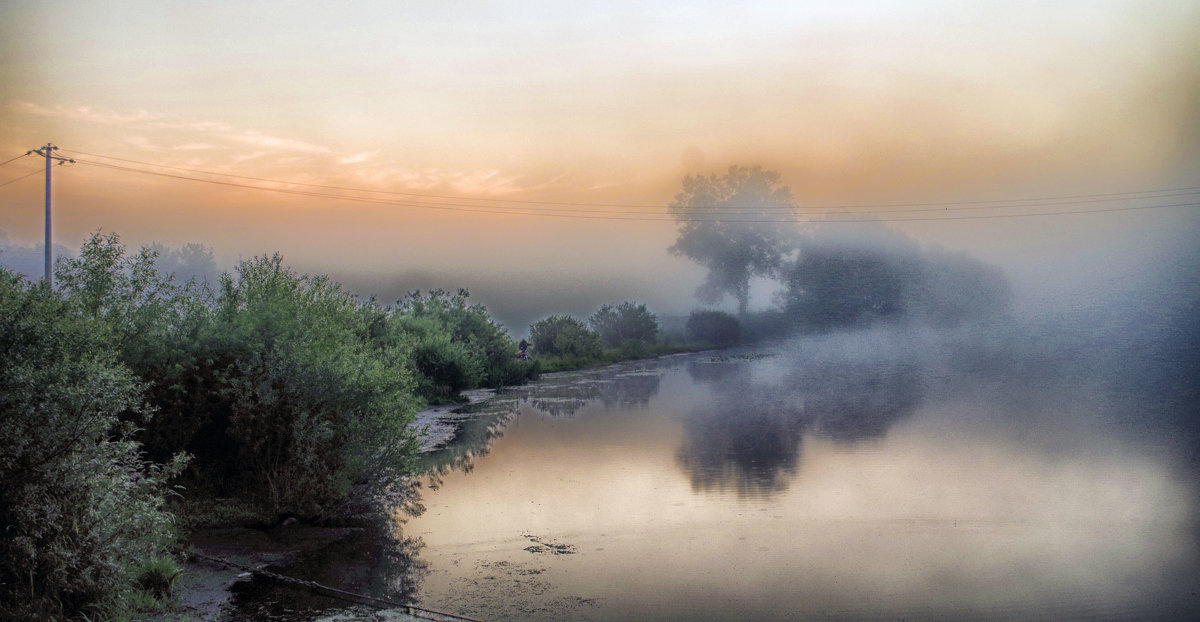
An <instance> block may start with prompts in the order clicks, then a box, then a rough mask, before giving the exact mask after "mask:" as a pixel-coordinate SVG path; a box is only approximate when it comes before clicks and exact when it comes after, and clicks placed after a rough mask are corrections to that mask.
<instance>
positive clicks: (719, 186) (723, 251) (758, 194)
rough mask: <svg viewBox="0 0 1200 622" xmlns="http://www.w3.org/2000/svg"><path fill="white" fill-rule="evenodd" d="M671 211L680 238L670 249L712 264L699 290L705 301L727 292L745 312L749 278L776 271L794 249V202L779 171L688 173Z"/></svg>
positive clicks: (752, 169)
mask: <svg viewBox="0 0 1200 622" xmlns="http://www.w3.org/2000/svg"><path fill="white" fill-rule="evenodd" d="M669 209H670V211H671V214H672V215H673V216H674V217H675V220H677V221H678V222H679V237H678V238H677V239H676V240H675V244H673V245H672V246H671V247H670V248H669V249H668V250H669V251H670V252H671V253H673V254H675V255H683V256H685V257H687V258H688V259H691V260H692V261H695V262H696V263H699V264H700V265H702V266H704V267H705V268H708V275H707V277H705V279H704V283H702V284H701V285H700V286H699V287H697V288H696V297H697V298H699V299H700V301H701V302H705V303H709V304H712V303H717V302H720V301H721V300H722V299H723V298H724V297H725V296H726V295H730V296H733V297H734V298H735V299H736V300H737V302H738V312H739V313H743V314H744V313H745V312H746V308H747V306H748V305H749V302H750V279H751V278H752V277H755V276H761V277H770V276H773V275H775V273H776V271H777V270H778V269H779V267H780V265H781V264H782V263H783V260H784V257H785V256H786V255H787V254H788V253H789V252H790V251H791V249H792V239H793V237H794V235H795V233H796V229H795V227H794V226H792V222H794V220H795V216H796V215H795V202H794V201H793V199H792V193H791V191H790V190H788V188H787V186H784V185H782V184H781V183H780V179H779V173H776V172H773V171H765V170H763V169H762V168H761V167H757V166H754V167H742V166H732V167H730V168H729V172H727V173H726V174H724V175H716V174H713V175H707V176H705V175H695V176H692V175H689V176H687V177H685V178H684V179H683V192H680V193H679V194H677V195H675V200H674V201H673V202H672V203H671V204H670V206H669Z"/></svg>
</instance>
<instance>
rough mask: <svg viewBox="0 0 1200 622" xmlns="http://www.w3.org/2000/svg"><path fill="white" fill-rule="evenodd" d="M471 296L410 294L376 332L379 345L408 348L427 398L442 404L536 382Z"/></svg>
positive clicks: (462, 291) (460, 292)
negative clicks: (464, 394) (481, 390)
mask: <svg viewBox="0 0 1200 622" xmlns="http://www.w3.org/2000/svg"><path fill="white" fill-rule="evenodd" d="M469 298H470V293H469V292H468V291H467V290H465V289H460V290H458V291H457V292H456V293H454V294H450V293H448V292H446V291H444V290H440V289H435V290H433V291H431V292H429V293H428V294H424V295H423V294H421V292H419V291H414V292H410V293H409V294H408V296H407V297H406V298H405V299H404V300H403V301H401V302H400V304H399V305H398V306H397V308H396V309H393V310H391V311H390V312H389V313H388V314H387V315H386V317H384V318H381V319H380V321H378V322H377V323H376V324H375V325H374V327H373V329H372V330H373V331H374V332H373V333H372V334H373V338H374V339H375V340H376V343H377V344H380V345H381V346H382V345H388V346H390V347H394V348H400V347H407V348H408V349H409V350H410V352H411V354H410V362H411V365H412V367H413V368H414V369H415V370H416V371H417V373H418V374H419V378H418V385H419V392H420V394H421V396H422V397H424V398H425V399H427V400H430V401H442V400H445V399H447V398H448V397H450V396H453V395H455V394H457V393H458V392H459V391H462V390H463V389H471V388H476V387H480V386H489V387H500V386H503V385H508V384H517V383H520V382H523V381H525V380H526V379H528V378H530V377H532V376H533V375H534V373H535V369H534V368H533V367H532V366H531V365H529V364H528V363H525V362H521V361H516V360H514V355H515V353H516V351H517V345H516V344H515V343H514V342H513V340H512V338H511V337H509V335H508V333H507V332H506V331H505V330H504V327H503V326H501V325H500V324H498V323H497V322H496V321H495V320H493V319H492V318H491V316H490V315H488V312H487V308H486V307H484V306H483V305H478V304H470V303H469Z"/></svg>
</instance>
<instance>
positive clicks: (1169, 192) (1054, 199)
mask: <svg viewBox="0 0 1200 622" xmlns="http://www.w3.org/2000/svg"><path fill="white" fill-rule="evenodd" d="M68 153H74V154H78V155H86V156H91V157H95V158H103V159H107V160H116V161H119V162H127V163H131V164H139V165H142V166H152V167H157V168H163V169H168V170H175V171H184V172H189V173H201V174H204V175H212V176H217V177H229V178H234V179H244V180H249V181H260V182H265V183H273V184H282V185H289V186H303V187H309V188H321V189H326V190H344V191H350V192H361V193H369V194H384V195H393V196H405V197H419V198H432V199H445V200H453V201H490V202H494V203H518V204H523V205H547V206H566V207H621V208H652V209H654V210H661V209H662V207H663V205H661V204H645V203H587V202H564V201H534V200H519V199H501V198H491V197H467V196H455V195H441V194H422V193H414V192H399V191H392V190H372V189H368V188H356V187H351V186H336V185H327V184H314V183H308V182H299V181H288V180H282V179H270V178H266V177H252V176H249V175H237V174H234V173H221V172H217V171H209V170H203V169H195V168H185V167H179V166H170V165H166V164H155V163H153V162H143V161H140V160H130V159H126V158H118V157H115V156H107V155H101V154H95V153H87V152H83V151H68ZM94 164H100V163H94ZM128 170H135V171H137V170H139V169H132V168H130V169H128ZM141 172H145V173H149V174H157V173H155V172H154V171H141ZM182 178H184V179H191V180H193V181H201V180H198V179H196V178H191V177H182ZM214 183H215V182H214ZM249 187H256V188H261V187H258V186H249ZM1192 194H1200V186H1183V187H1177V188H1159V189H1154V190H1130V191H1124V192H1100V193H1093V194H1074V195H1052V196H1042V197H1025V198H1015V199H981V200H970V201H939V202H910V203H843V204H817V205H801V206H787V205H758V206H753V205H750V206H722V205H706V206H688V207H687V208H686V209H689V210H697V209H700V210H722V211H726V210H746V211H756V210H757V211H762V210H850V209H879V208H905V207H914V208H916V207H928V208H945V207H953V206H970V205H979V206H984V207H981V208H980V209H990V208H1000V207H1012V206H1006V205H1002V204H1007V203H1012V204H1023V203H1034V202H1038V203H1039V204H1044V205H1057V204H1070V203H1085V202H1088V201H1090V200H1097V201H1124V200H1137V199H1151V198H1166V197H1173V196H1187V195H1192ZM473 207H512V208H513V209H517V208H516V207H513V206H491V205H484V206H473ZM528 209H533V208H528ZM963 209H965V208H963ZM559 211H562V210H559ZM896 211H909V210H896ZM911 211H934V210H932V209H930V210H911ZM607 213H629V212H607Z"/></svg>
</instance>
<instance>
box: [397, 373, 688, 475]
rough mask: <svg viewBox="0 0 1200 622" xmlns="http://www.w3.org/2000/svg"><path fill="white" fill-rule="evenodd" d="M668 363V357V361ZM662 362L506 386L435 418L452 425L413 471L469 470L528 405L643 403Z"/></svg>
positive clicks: (537, 408) (573, 410)
mask: <svg viewBox="0 0 1200 622" xmlns="http://www.w3.org/2000/svg"><path fill="white" fill-rule="evenodd" d="M669 364H670V363H667V365H669ZM663 365H664V364H663V363H661V362H651V363H625V364H620V365H614V366H611V367H607V368H604V369H599V370H587V371H580V372H570V373H563V374H549V375H547V376H546V377H544V378H543V379H542V380H541V381H540V382H538V383H536V384H531V385H526V386H520V387H508V388H506V389H504V390H503V392H501V393H499V394H498V395H496V396H495V397H494V398H491V399H488V400H486V401H483V402H480V403H476V404H470V405H467V406H463V407H462V408H458V409H455V410H454V411H453V412H451V413H447V414H445V415H443V416H441V417H440V418H439V421H438V424H439V425H450V426H453V427H454V428H455V429H454V431H453V433H452V434H450V435H449V436H448V440H447V441H445V442H443V443H441V444H440V445H438V446H436V447H434V448H433V449H432V451H428V452H425V453H424V454H423V455H422V456H421V457H420V459H419V461H418V471H419V472H422V473H426V474H428V475H430V476H431V477H432V478H433V484H432V485H434V486H438V485H440V481H439V479H438V478H440V476H444V475H445V474H446V473H447V472H449V471H451V470H463V471H470V470H471V469H472V468H473V465H474V462H475V460H476V459H477V458H479V457H481V456H486V455H487V454H488V452H489V451H490V448H491V446H492V444H493V443H495V442H496V441H497V440H498V439H499V438H501V437H502V436H503V435H504V430H505V428H506V427H508V425H509V424H510V423H511V422H512V421H513V419H515V418H516V417H517V416H518V415H519V414H520V412H521V410H522V407H528V408H529V409H532V411H533V412H535V413H537V414H540V415H544V416H549V417H562V418H568V417H573V416H575V415H576V414H577V413H578V412H579V411H580V409H582V408H584V407H585V406H587V405H589V404H594V403H599V404H602V405H603V406H604V407H605V408H620V409H639V408H646V407H647V406H648V405H649V404H650V400H651V399H652V398H653V397H654V396H655V395H657V394H658V390H659V385H660V383H661V381H662V369H663Z"/></svg>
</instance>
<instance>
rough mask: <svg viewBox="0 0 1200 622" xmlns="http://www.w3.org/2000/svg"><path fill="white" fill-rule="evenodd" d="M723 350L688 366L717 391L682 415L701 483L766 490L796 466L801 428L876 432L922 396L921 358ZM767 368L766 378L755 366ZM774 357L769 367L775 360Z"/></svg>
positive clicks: (824, 432)
mask: <svg viewBox="0 0 1200 622" xmlns="http://www.w3.org/2000/svg"><path fill="white" fill-rule="evenodd" d="M755 359H761V356H757V357H752V356H744V355H743V356H734V357H727V356H720V357H711V358H709V359H700V360H696V361H693V362H691V363H690V364H689V365H688V366H687V372H688V375H689V376H690V377H691V378H692V379H693V380H695V381H696V382H698V383H701V384H704V385H706V386H707V387H708V388H709V389H710V390H711V392H712V395H713V397H712V400H711V401H710V402H708V403H706V404H704V405H702V406H700V407H698V408H696V409H695V410H693V411H692V412H690V413H688V414H687V415H686V416H685V417H683V421H682V423H683V429H684V437H683V442H682V445H681V447H680V448H679V451H678V453H677V459H678V462H679V464H680V466H681V467H683V469H684V470H685V471H686V472H687V474H688V475H689V477H690V478H691V483H692V487H693V488H694V489H695V490H700V491H709V490H719V491H726V490H728V491H734V492H736V493H737V494H738V495H739V496H742V497H757V496H768V495H771V494H773V493H776V492H780V491H782V490H784V489H786V488H787V482H788V480H789V479H790V478H791V477H792V476H793V475H795V473H796V468H797V466H796V465H797V463H798V461H799V459H800V451H801V446H802V442H803V439H804V436H805V435H806V434H815V435H817V436H820V437H823V438H829V439H832V440H834V441H838V442H842V443H853V442H857V441H861V440H865V439H873V438H880V437H882V436H883V435H884V434H886V433H887V431H888V428H890V427H891V426H892V425H893V424H894V423H895V422H897V421H899V420H900V419H902V418H904V417H905V416H907V415H909V414H911V413H912V412H913V411H914V410H915V409H916V408H917V406H919V405H920V403H921V395H922V386H923V385H922V382H921V374H920V368H919V367H918V366H917V365H915V364H912V363H907V362H901V361H896V360H888V359H886V358H875V359H872V360H869V361H864V360H855V359H852V358H847V357H846V355H845V354H844V353H835V356H834V358H829V359H824V360H822V359H820V358H805V359H800V358H798V357H796V356H790V355H786V354H785V355H783V356H776V357H772V359H771V360H769V361H763V362H756V361H755ZM764 366H767V367H768V369H767V370H765V371H767V372H768V373H767V374H766V375H767V376H768V379H766V380H760V379H758V378H757V377H756V375H755V372H762V371H764V369H763V367H764ZM771 367H773V369H771Z"/></svg>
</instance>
